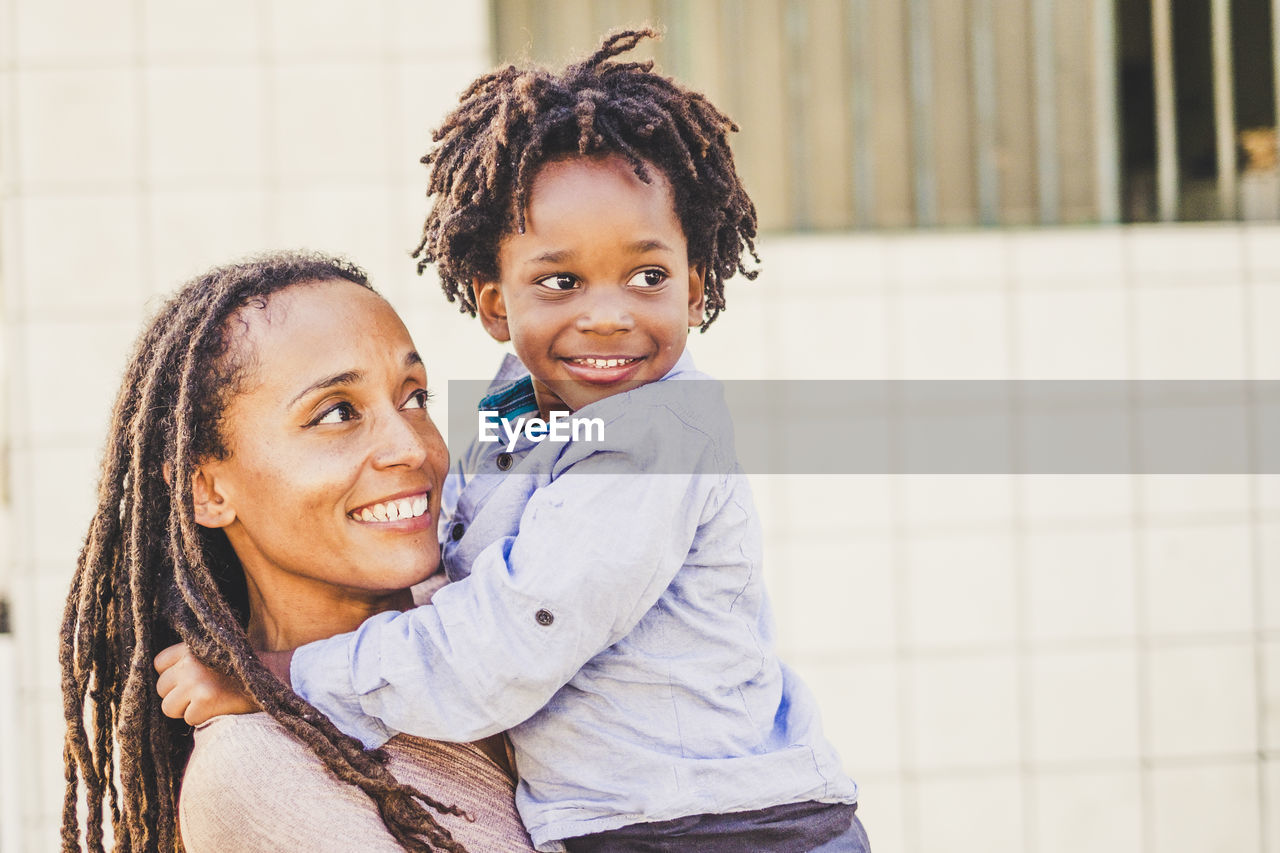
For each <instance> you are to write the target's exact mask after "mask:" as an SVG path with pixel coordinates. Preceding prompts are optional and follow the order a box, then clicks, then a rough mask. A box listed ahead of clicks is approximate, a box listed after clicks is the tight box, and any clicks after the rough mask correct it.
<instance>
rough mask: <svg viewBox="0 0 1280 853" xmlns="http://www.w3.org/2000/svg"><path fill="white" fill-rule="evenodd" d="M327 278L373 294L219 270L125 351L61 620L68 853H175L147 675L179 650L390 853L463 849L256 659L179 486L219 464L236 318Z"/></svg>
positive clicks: (231, 574)
mask: <svg viewBox="0 0 1280 853" xmlns="http://www.w3.org/2000/svg"><path fill="white" fill-rule="evenodd" d="M337 279H342V280H346V281H350V282H352V283H354V284H358V285H361V286H364V287H369V282H368V280H367V278H366V276H365V274H364V273H363V272H362V271H361V270H360V269H358V268H357V267H355V266H353V265H351V264H349V263H347V262H345V261H342V260H339V259H336V258H331V257H326V256H323V255H317V254H306V253H278V254H272V255H266V256H262V257H259V258H255V259H251V260H248V261H245V262H243V263H238V264H233V265H229V266H225V267H220V268H217V269H214V270H212V271H210V272H208V273H206V274H205V275H203V276H200V277H199V278H197V279H195V280H193V281H191V282H190V283H188V284H187V285H186V286H185V287H183V288H182V289H181V290H180V291H179V292H178V293H177V294H176V295H175V296H174V297H173V298H172V299H170V300H169V301H168V302H167V303H166V304H165V305H164V306H163V307H162V308H161V309H160V311H159V313H158V315H157V316H156V317H155V319H154V320H152V322H151V324H150V325H149V326H148V327H147V328H146V330H145V331H144V332H143V333H142V335H141V336H140V338H139V339H138V342H137V344H136V348H135V350H134V353H133V355H132V357H131V358H130V360H129V363H128V366H127V368H126V371H125V375H124V379H123V382H122V384H121V389H120V394H119V396H118V397H117V399H116V403H115V408H114V411H113V414H112V418H111V428H110V435H109V438H108V442H107V449H106V453H105V456H104V459H103V463H102V472H101V481H100V485H99V489H98V506H97V512H96V513H95V515H94V518H93V521H92V523H91V525H90V527H89V533H88V537H87V538H86V541H85V544H84V548H83V550H82V551H81V553H80V558H79V561H78V563H77V566H76V571H75V576H74V579H73V581H72V585H71V592H70V595H69V596H68V598H67V606H66V611H65V614H64V617H63V622H62V642H61V646H60V651H59V658H60V661H61V665H62V694H63V711H64V714H65V716H66V723H67V733H66V740H65V745H64V760H65V767H66V793H65V798H64V802H63V811H62V845H63V849H64V850H68V851H71V850H79V849H81V844H80V841H81V834H82V832H83V834H84V841H85V848H86V849H87V850H90V851H103V849H104V847H103V841H104V839H103V836H104V827H105V825H106V824H107V822H108V815H109V820H110V826H111V829H112V832H113V835H114V838H115V849H116V850H125V851H136V852H137V853H142V851H181V850H182V840H181V838H180V835H179V832H178V829H177V802H178V791H179V784H180V782H181V779H182V773H183V769H184V767H185V765H186V760H187V757H188V756H189V755H190V751H191V736H190V731H189V729H188V727H187V726H185V725H184V724H183V723H182V721H181V720H176V721H175V720H170V719H168V718H167V717H165V716H164V714H163V712H162V711H161V709H160V699H159V697H158V695H157V694H156V690H155V671H154V670H153V668H152V660H153V658H154V657H155V655H156V653H157V652H159V651H160V650H161V649H163V648H165V647H166V646H168V645H171V644H172V643H175V642H178V641H179V640H181V641H183V642H185V643H186V644H187V645H188V646H189V647H190V649H191V652H192V653H193V654H194V655H195V656H196V657H197V658H199V659H200V660H201V661H203V662H204V663H205V664H206V665H208V666H209V667H211V668H212V669H215V670H217V671H219V672H221V673H223V674H225V675H228V676H230V677H232V678H234V679H235V680H236V681H237V682H238V683H239V684H240V685H241V686H242V688H243V689H244V690H245V691H246V692H247V693H248V694H250V695H251V696H252V697H253V698H254V700H256V701H257V703H258V704H259V705H260V706H261V707H262V708H263V710H265V711H266V712H267V713H268V714H270V715H271V716H272V717H273V718H274V719H275V720H276V721H277V722H279V723H280V725H281V726H283V727H284V728H285V729H286V730H287V731H288V732H289V733H290V734H291V735H293V736H294V737H295V738H297V739H298V740H299V741H301V742H302V743H303V744H305V745H306V746H308V747H309V748H310V749H311V751H312V752H314V753H315V754H316V756H317V757H318V758H319V759H320V760H321V761H322V762H323V763H324V765H325V766H326V767H327V768H328V769H329V770H330V771H332V773H333V774H334V775H335V776H336V777H337V778H338V779H340V780H342V781H344V782H347V783H349V784H351V785H355V786H356V787H358V788H360V790H362V791H364V792H365V793H366V794H368V795H369V797H370V798H371V799H372V800H373V802H374V804H375V805H376V807H377V809H378V812H379V814H380V815H381V817H382V820H383V822H384V823H385V824H386V826H387V829H388V831H389V832H390V833H391V834H392V836H393V837H394V838H395V839H396V841H398V842H399V843H400V844H401V845H403V846H404V847H406V848H407V849H410V850H415V851H429V850H446V851H460V850H462V849H463V848H462V847H461V846H460V845H459V844H457V843H456V842H455V841H453V839H452V837H451V836H450V834H449V832H448V830H447V829H445V828H444V827H443V826H441V825H440V824H439V823H437V822H436V820H435V818H434V817H433V815H432V814H431V812H430V811H429V810H428V807H429V808H430V809H434V810H436V811H438V812H441V813H449V814H458V815H460V814H463V813H462V812H461V810H460V809H457V808H456V807H453V806H446V805H444V804H442V803H438V802H436V801H435V800H433V799H431V798H430V797H428V796H426V795H424V794H422V793H420V792H418V791H416V790H415V789H413V788H411V787H408V786H406V785H403V784H401V783H399V782H397V781H396V780H395V778H394V777H393V776H392V775H391V774H390V772H389V771H388V770H387V769H386V767H385V762H386V756H385V754H384V753H381V752H378V751H374V752H366V751H364V750H363V748H362V747H361V745H360V743H359V742H358V741H356V740H354V739H352V738H349V737H347V736H346V735H344V734H342V733H341V732H340V731H338V729H337V728H335V727H334V725H333V724H332V723H330V722H329V720H328V719H327V718H326V717H325V716H324V715H323V714H321V713H320V712H319V711H317V710H316V709H315V708H313V707H312V706H311V705H309V704H308V703H306V702H305V701H303V700H302V699H301V698H300V697H298V696H297V695H296V694H295V693H293V691H292V690H290V689H289V688H288V687H286V686H285V685H283V684H281V683H280V682H279V681H278V680H277V679H276V678H275V677H274V676H272V675H271V673H270V672H268V671H267V670H266V669H265V668H264V667H263V666H262V664H261V663H259V661H258V659H257V658H256V657H255V656H254V654H253V650H252V649H251V648H250V646H249V641H248V638H247V636H246V634H245V625H246V624H247V619H248V600H247V594H246V587H245V580H244V575H243V571H242V570H241V568H240V564H239V562H238V561H237V560H236V557H235V554H234V552H233V551H232V550H231V547H230V545H229V543H228V541H227V538H226V536H225V534H224V533H223V532H222V531H221V530H210V529H206V528H203V527H200V526H198V525H197V524H196V523H195V520H194V516H193V507H192V501H191V494H192V492H191V487H192V477H193V474H194V472H195V470H196V467H197V466H198V465H199V464H200V463H201V462H202V461H205V460H208V459H225V458H227V455H228V452H229V451H228V449H227V447H226V445H225V443H224V436H223V429H222V424H221V418H222V415H223V413H224V412H225V410H226V407H227V405H228V404H229V402H230V401H231V399H232V398H233V397H234V395H235V394H236V393H238V391H239V390H240V388H241V387H242V384H243V383H244V381H245V380H246V378H247V377H249V375H250V374H251V372H252V369H253V365H252V354H250V353H245V352H243V351H242V350H244V349H245V347H243V346H237V342H236V329H237V328H238V324H236V323H234V322H233V320H234V317H235V316H236V315H237V313H238V312H241V311H245V310H253V309H255V308H257V309H260V308H264V307H265V306H266V304H267V301H268V300H269V299H270V297H271V296H272V294H274V293H277V292H279V291H281V290H283V289H285V288H287V287H292V286H295V285H302V284H305V283H308V282H315V281H327V280H337ZM370 289H372V288H370ZM82 788H83V805H84V806H85V807H86V814H85V815H84V816H83V817H81V816H79V815H78V814H77V811H78V807H79V806H80V804H81V795H82V791H81V789H82ZM82 822H83V825H82Z"/></svg>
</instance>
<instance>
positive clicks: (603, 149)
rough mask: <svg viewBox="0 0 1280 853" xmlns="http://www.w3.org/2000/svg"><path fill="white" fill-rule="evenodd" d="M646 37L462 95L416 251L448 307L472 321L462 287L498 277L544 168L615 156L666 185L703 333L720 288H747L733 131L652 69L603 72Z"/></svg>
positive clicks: (443, 131)
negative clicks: (697, 275) (739, 278)
mask: <svg viewBox="0 0 1280 853" xmlns="http://www.w3.org/2000/svg"><path fill="white" fill-rule="evenodd" d="M646 37H650V38H656V37H657V34H656V33H655V32H654V31H653V30H648V29H645V30H628V31H625V32H620V33H615V34H613V35H611V36H609V37H608V38H606V39H605V41H604V44H603V45H601V47H600V49H599V50H597V51H596V52H595V53H594V54H592V55H591V56H590V57H588V58H587V59H586V60H584V61H582V62H579V63H577V64H574V65H570V66H569V67H568V68H566V69H565V70H564V71H563V72H561V73H559V74H555V73H552V72H550V71H547V70H546V69H542V68H532V69H523V70H522V69H518V68H516V67H515V66H514V65H512V66H508V67H507V68H503V69H501V70H498V71H494V72H492V73H490V74H486V75H484V76H482V77H480V78H479V79H477V80H476V81H475V82H474V83H472V84H471V87H470V88H468V89H467V90H466V91H465V92H464V93H463V94H462V97H461V99H460V102H459V104H458V107H457V109H455V110H454V111H453V112H452V113H451V114H450V115H449V117H448V118H446V119H445V122H444V124H443V125H442V126H441V127H440V129H439V130H437V131H436V132H435V135H434V137H433V139H434V141H435V142H436V143H437V144H436V146H435V148H433V149H432V150H431V152H430V153H428V154H427V155H426V156H425V157H423V158H422V162H423V163H425V164H428V165H431V166H433V168H432V172H431V179H430V182H429V184H428V186H427V194H428V195H429V196H430V195H435V196H436V201H435V204H434V205H433V206H432V208H431V212H430V213H429V214H428V216H427V221H426V224H425V225H424V226H423V229H422V241H421V242H420V243H419V244H418V247H417V248H416V249H415V250H414V252H413V256H414V257H415V258H418V259H419V260H418V272H419V273H421V272H422V271H423V270H425V269H426V268H427V266H428V265H429V264H436V265H437V267H438V270H439V274H440V280H441V285H442V287H443V288H444V292H445V296H447V297H448V298H449V301H450V302H453V301H455V300H457V301H459V302H461V303H462V306H461V310H462V311H465V312H467V313H469V314H471V315H472V316H474V315H475V313H476V303H475V294H474V293H472V290H471V284H472V280H473V279H475V278H479V279H481V280H485V281H494V280H496V279H497V278H498V244H499V243H500V241H501V240H502V238H503V237H504V236H505V235H507V234H510V233H512V232H514V231H519V232H520V233H523V232H524V227H525V223H524V212H525V206H526V205H527V204H528V201H529V187H530V185H531V183H532V182H533V179H534V177H535V176H536V175H537V173H538V170H539V168H541V166H542V165H543V164H544V163H546V162H547V161H548V160H551V159H555V158H558V157H562V156H565V155H572V154H582V155H589V156H591V155H602V154H618V155H621V156H622V157H625V158H626V159H627V160H628V161H630V163H631V165H632V166H633V167H634V169H635V173H636V176H637V177H639V178H640V180H642V181H644V182H645V183H650V181H651V178H650V175H649V167H651V166H652V167H656V168H658V169H659V170H661V171H662V173H663V174H664V175H665V176H666V178H667V180H668V181H669V182H670V184H671V189H672V192H673V195H674V201H675V208H676V215H677V216H678V217H679V219H680V225H681V227H682V228H683V229H684V235H685V239H686V240H687V241H688V244H689V262H690V264H692V265H694V266H698V267H701V268H702V269H703V270H704V272H705V285H704V286H705V292H706V309H705V319H704V320H703V323H702V327H701V328H702V330H703V331H705V330H706V328H707V327H708V326H710V325H711V323H712V322H713V321H714V320H715V319H716V317H717V316H718V315H719V314H720V311H721V310H722V309H723V308H724V304H725V303H724V280H725V279H727V278H729V277H730V276H732V275H733V274H734V273H737V272H740V273H742V274H743V275H744V276H745V277H746V278H748V279H754V278H755V277H756V275H757V272H758V271H757V270H754V269H747V268H746V266H745V265H744V264H743V253H744V252H747V253H749V254H750V255H751V257H752V258H753V259H754V260H755V261H756V263H759V261H760V258H759V256H758V255H756V251H755V236H756V209H755V205H754V204H752V202H751V199H750V198H749V197H748V196H747V193H746V190H744V189H743V188H742V182H741V180H740V179H739V178H738V172H737V170H736V169H735V168H734V164H733V153H732V152H731V151H730V150H729V140H728V134H729V133H730V132H731V131H737V129H738V126H737V125H736V124H734V123H733V121H731V120H730V119H729V117H728V116H726V115H725V114H724V113H722V112H720V111H719V110H718V109H716V108H715V107H714V106H713V105H712V104H711V102H710V101H708V100H707V99H706V98H705V97H703V96H702V95H701V94H699V93H697V92H692V91H690V90H688V89H686V88H684V87H683V86H681V85H680V84H678V83H676V82H675V81H673V80H671V79H670V78H667V77H663V76H661V75H659V74H654V73H653V63H652V62H613V61H610V60H612V59H613V58H614V57H616V56H618V55H619V54H622V53H626V52H627V51H629V50H631V49H632V48H634V47H635V46H636V44H637V43H638V42H639V41H640V40H641V39H643V38H646Z"/></svg>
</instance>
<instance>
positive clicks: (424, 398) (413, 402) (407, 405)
mask: <svg viewBox="0 0 1280 853" xmlns="http://www.w3.org/2000/svg"><path fill="white" fill-rule="evenodd" d="M430 401H431V392H430V391H428V390H427V389H425V388H419V389H418V390H417V391H414V392H413V393H412V394H410V395H409V399H408V400H405V401H404V405H403V406H401V407H400V408H401V409H425V408H426V407H427V403H429V402H430Z"/></svg>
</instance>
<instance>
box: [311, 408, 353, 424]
mask: <svg viewBox="0 0 1280 853" xmlns="http://www.w3.org/2000/svg"><path fill="white" fill-rule="evenodd" d="M358 417H360V415H359V413H357V412H356V407H355V406H353V405H351V404H350V403H339V404H338V405H336V406H334V407H333V408H330V409H326V410H325V412H324V414H322V415H320V417H318V418H316V419H315V420H314V421H312V422H311V424H312V426H318V425H320V424H338V423H343V422H344V421H354V420H355V419H356V418H358Z"/></svg>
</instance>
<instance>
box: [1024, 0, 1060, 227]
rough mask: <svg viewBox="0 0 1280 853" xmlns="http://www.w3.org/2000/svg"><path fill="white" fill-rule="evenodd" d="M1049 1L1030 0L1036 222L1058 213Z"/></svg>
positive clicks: (1048, 221)
mask: <svg viewBox="0 0 1280 853" xmlns="http://www.w3.org/2000/svg"><path fill="white" fill-rule="evenodd" d="M1053 12H1054V2H1053V0H1031V44H1032V48H1031V51H1032V52H1031V63H1032V69H1033V71H1032V74H1033V79H1034V81H1035V120H1036V178H1037V180H1036V187H1037V191H1038V192H1037V195H1038V198H1039V211H1040V223H1041V224H1042V225H1051V224H1054V223H1056V222H1057V221H1058V219H1059V217H1060V216H1061V177H1060V175H1059V171H1058V142H1059V140H1058V92H1057V75H1056V74H1055V68H1054V64H1055V63H1054V56H1055V51H1056V45H1055V40H1054V14H1053Z"/></svg>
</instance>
